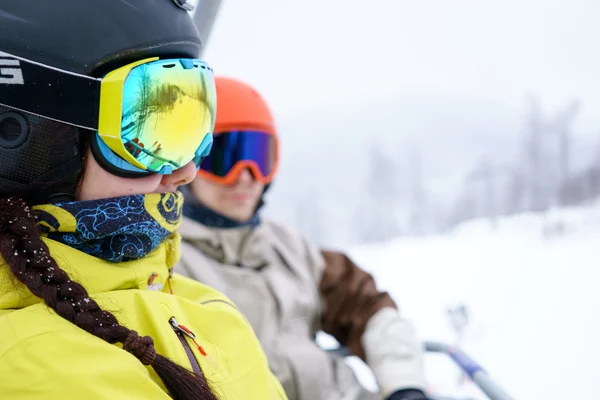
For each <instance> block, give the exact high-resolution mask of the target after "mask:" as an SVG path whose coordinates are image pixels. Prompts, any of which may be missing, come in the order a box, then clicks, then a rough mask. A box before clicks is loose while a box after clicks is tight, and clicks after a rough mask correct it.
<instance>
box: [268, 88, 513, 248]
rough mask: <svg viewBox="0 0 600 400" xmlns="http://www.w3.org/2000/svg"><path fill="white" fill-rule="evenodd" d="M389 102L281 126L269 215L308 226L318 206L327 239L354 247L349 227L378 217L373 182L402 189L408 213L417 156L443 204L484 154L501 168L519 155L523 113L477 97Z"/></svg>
mask: <svg viewBox="0 0 600 400" xmlns="http://www.w3.org/2000/svg"><path fill="white" fill-rule="evenodd" d="M389 97H390V98H385V97H384V98H381V99H375V100H374V101H366V100H365V99H364V98H357V99H348V100H347V101H346V102H345V103H343V104H332V105H331V106H330V107H328V108H327V109H325V108H323V107H320V108H317V109H314V110H304V111H303V112H302V113H301V114H300V113H299V114H296V115H288V116H286V117H285V118H283V119H281V120H279V121H278V125H279V129H280V132H281V146H282V154H281V158H282V159H281V169H280V174H279V176H278V177H277V180H276V181H275V183H274V185H273V188H272V192H271V193H269V196H268V208H267V213H268V214H269V215H271V216H274V217H275V218H278V219H280V220H283V221H285V222H287V223H292V224H296V223H298V222H301V221H302V220H306V218H302V217H300V218H299V217H298V214H311V211H310V210H311V207H312V208H315V210H314V211H315V212H314V213H313V214H324V215H321V216H319V215H315V218H317V219H321V218H322V219H323V225H324V226H323V234H324V236H326V237H329V238H331V237H335V238H337V239H339V242H346V241H348V240H354V239H353V238H352V234H351V232H350V231H348V229H349V226H346V225H345V224H346V223H347V222H351V221H352V219H353V217H354V216H355V214H356V213H357V211H358V210H361V212H362V213H365V214H368V213H369V212H370V210H369V208H370V207H371V206H369V205H367V204H365V203H369V200H368V199H365V198H364V197H365V196H364V192H365V187H366V185H367V181H370V182H373V179H383V180H386V181H388V182H381V183H380V184H381V185H384V186H385V185H388V184H391V185H395V186H397V187H398V191H399V192H401V196H400V199H399V200H398V202H397V203H398V204H397V206H398V208H402V209H404V210H390V213H394V212H400V213H402V212H403V211H404V212H406V207H407V205H406V204H407V203H408V201H409V196H410V193H409V192H410V185H411V183H410V180H411V164H414V161H412V159H413V158H414V157H415V156H414V155H415V154H418V155H419V156H420V159H421V165H422V166H421V169H422V174H423V179H424V181H425V185H426V189H427V190H428V191H430V192H431V193H432V194H433V195H432V196H433V197H434V198H435V199H437V198H439V199H440V200H439V201H441V202H445V201H447V200H449V199H451V198H453V196H454V194H455V193H456V192H457V191H459V190H460V187H461V184H462V180H463V177H464V175H465V174H466V173H467V172H468V171H469V170H470V169H471V168H472V167H473V166H474V165H475V164H476V162H477V161H478V159H479V158H480V157H481V156H483V155H485V154H492V155H493V156H494V157H495V159H497V160H498V161H499V162H505V161H508V160H510V159H512V158H514V157H516V153H517V146H516V143H517V142H518V138H519V135H520V132H521V127H522V125H523V117H522V115H521V114H520V113H519V112H518V111H515V110H511V109H508V108H505V107H503V106H500V105H497V104H495V103H493V102H488V101H485V100H480V99H471V98H451V97H443V96H438V97H430V96H416V95H414V96H411V97H400V96H398V97H396V98H394V97H391V96H389ZM374 149H376V150H378V151H379V152H380V153H381V154H382V155H383V156H384V157H386V158H388V159H389V162H388V167H387V168H385V171H381V173H380V172H379V171H371V170H370V169H372V164H373V153H374ZM411 154H413V155H411ZM389 181H391V183H390V182H389ZM403 200H404V201H405V202H406V203H404V202H403ZM312 202H318V205H311V204H308V203H312ZM317 209H318V210H317ZM319 210H320V211H319ZM299 220H300V221H299ZM312 222H314V221H312ZM300 228H301V229H302V228H304V227H302V226H301V227H300ZM308 230H310V229H308ZM337 239H334V240H333V242H336V241H338V240H337ZM330 240H331V239H330Z"/></svg>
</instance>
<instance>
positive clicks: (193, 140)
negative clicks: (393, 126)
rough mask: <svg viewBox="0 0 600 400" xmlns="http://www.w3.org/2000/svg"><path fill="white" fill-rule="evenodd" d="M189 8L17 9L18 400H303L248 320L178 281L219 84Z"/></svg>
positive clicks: (10, 299) (3, 368)
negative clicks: (189, 196) (183, 191)
mask: <svg viewBox="0 0 600 400" xmlns="http://www.w3.org/2000/svg"><path fill="white" fill-rule="evenodd" d="M182 4H183V5H185V4H186V2H185V1H177V0H144V1H143V2H142V1H131V0H129V1H127V0H111V1H98V0H78V1H76V2H73V1H72V0H53V1H51V2H48V1H45V0H43V1H42V0H31V1H4V2H0V255H1V258H0V376H1V377H2V378H0V398H1V399H3V400H7V399H19V400H29V399H59V398H60V399H85V400H94V399H119V400H123V399H157V400H158V399H169V398H174V399H257V400H259V399H260V400H264V399H285V394H284V393H283V391H282V389H281V386H280V385H279V383H278V382H277V381H276V380H275V379H274V377H273V375H272V374H271V373H270V371H269V367H268V364H267V360H266V357H265V355H264V353H263V351H262V349H261V348H260V345H259V343H258V341H257V339H256V337H255V335H254V333H253V331H252V329H251V328H250V326H249V324H248V323H247V321H246V320H245V318H244V317H243V316H242V315H241V314H240V312H239V311H238V310H237V308H236V307H235V306H234V305H233V304H232V303H231V302H230V301H229V300H228V299H227V298H226V297H225V296H223V295H221V294H220V293H218V292H216V291H215V290H212V289H211V288H209V287H207V286H204V285H202V284H199V283H196V282H193V281H191V280H189V279H187V278H183V277H181V276H178V275H177V274H173V266H174V265H175V264H176V262H177V260H178V258H179V255H180V254H179V252H180V249H179V246H180V237H179V236H178V234H177V233H176V229H177V227H178V226H179V224H180V220H181V206H182V196H181V195H180V193H179V192H177V188H178V186H179V185H181V184H186V183H188V182H190V180H191V179H193V177H194V176H195V174H196V170H197V166H198V165H199V163H200V161H201V160H202V157H204V156H205V155H206V154H207V153H208V151H209V150H210V147H211V144H212V129H213V126H214V117H215V103H216V102H215V88H214V78H213V72H212V69H211V68H210V67H209V66H208V65H207V64H206V63H204V62H203V61H201V60H198V59H196V55H197V54H199V52H200V50H201V45H202V43H201V41H200V38H199V37H198V33H197V30H196V28H195V27H194V25H193V23H192V21H191V18H190V17H189V14H188V13H187V12H186V10H185V9H183V8H184V6H183V5H182Z"/></svg>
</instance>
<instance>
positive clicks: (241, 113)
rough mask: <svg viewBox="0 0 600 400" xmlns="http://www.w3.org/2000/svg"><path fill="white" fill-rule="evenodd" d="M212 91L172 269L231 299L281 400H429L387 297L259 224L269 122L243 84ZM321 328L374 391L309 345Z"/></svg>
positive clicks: (345, 267)
mask: <svg viewBox="0 0 600 400" xmlns="http://www.w3.org/2000/svg"><path fill="white" fill-rule="evenodd" d="M215 82H216V91H217V118H216V125H215V131H214V142H213V148H212V150H211V152H210V154H209V155H208V156H207V157H206V158H205V159H204V160H203V161H202V163H201V166H200V170H199V171H198V175H197V177H196V179H195V180H194V181H193V182H192V183H191V184H190V185H188V186H187V187H186V191H185V194H186V206H185V209H184V213H185V215H186V218H185V219H184V221H183V223H182V225H181V227H180V229H179V232H180V234H181V235H182V238H183V244H182V252H183V254H182V258H181V261H180V264H179V265H178V266H177V268H176V270H177V271H178V272H179V273H181V274H183V275H186V276H188V277H190V278H192V279H195V280H198V281H200V282H202V283H205V284H207V285H209V286H211V287H214V288H216V289H217V290H220V291H222V292H223V293H225V294H226V295H227V296H229V297H230V298H231V299H232V300H233V301H234V303H235V304H236V305H237V306H238V307H239V308H240V310H241V311H242V313H243V314H245V316H246V317H247V318H248V320H249V321H250V324H251V325H252V327H253V328H254V330H255V332H256V334H257V336H258V338H259V341H260V342H261V344H262V346H263V348H264V349H265V353H266V354H267V357H268V360H269V365H270V367H271V369H272V370H273V372H274V373H275V375H276V377H277V378H278V379H279V380H280V382H281V383H282V386H283V387H284V390H285V391H286V394H287V395H288V397H289V399H290V400H309V399H310V400H319V399H336V400H340V399H343V400H358V399H366V400H371V399H389V400H423V399H426V397H425V394H424V392H425V378H424V372H423V353H422V346H421V344H420V342H419V341H418V340H417V339H416V336H415V334H414V331H413V329H412V326H411V325H410V323H409V322H408V321H406V320H405V319H404V318H402V317H401V315H400V314H399V312H398V310H397V307H396V304H395V303H394V301H393V300H392V299H391V297H390V296H389V295H388V294H387V293H382V292H380V291H378V290H377V288H376V285H375V282H374V280H373V278H372V277H371V276H370V275H369V274H367V273H366V272H364V271H363V270H361V269H360V268H359V267H358V266H357V265H356V264H354V263H353V262H352V260H350V259H349V258H348V257H347V256H345V255H344V254H341V253H337V252H333V251H320V250H318V249H317V248H315V247H314V246H312V245H311V244H310V243H308V242H307V241H306V240H305V239H304V238H303V237H301V236H300V235H299V234H297V233H296V232H295V231H293V230H291V229H288V228H286V227H283V226H281V225H279V224H277V223H274V222H272V221H267V220H264V219H262V218H260V215H259V211H260V209H261V207H262V205H263V196H264V193H265V192H266V191H267V190H268V188H269V185H270V184H271V183H272V182H273V179H274V177H275V176H276V173H277V169H278V167H279V137H278V132H277V129H276V127H275V121H274V118H273V115H272V113H271V111H270V109H269V107H268V105H267V104H266V102H265V100H264V99H263V98H262V96H261V95H260V94H259V93H258V92H257V91H256V90H255V89H253V88H252V87H251V86H249V85H247V84H246V83H244V82H241V81H239V80H236V79H230V78H223V77H216V79H215ZM320 330H322V331H325V332H327V333H329V334H331V335H333V336H334V337H335V338H336V339H337V340H338V341H339V342H340V343H341V344H342V345H343V346H345V347H346V348H347V349H348V350H349V351H350V352H351V353H352V354H354V355H356V356H358V357H360V358H361V359H362V360H364V361H366V363H367V365H368V366H369V367H370V368H371V370H372V371H373V373H374V375H375V377H376V379H377V382H378V384H379V387H380V391H379V393H371V392H369V391H367V390H366V389H364V388H363V387H362V386H361V385H360V383H359V381H358V379H357V378H356V376H355V375H354V373H353V370H352V369H351V368H350V367H349V366H348V365H347V364H346V363H345V360H344V358H343V357H341V356H340V355H336V354H335V353H332V352H327V351H324V350H323V349H321V348H320V347H319V346H318V345H317V343H316V341H315V337H316V333H317V332H318V331H320Z"/></svg>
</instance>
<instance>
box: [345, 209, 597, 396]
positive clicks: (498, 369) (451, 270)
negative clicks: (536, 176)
mask: <svg viewBox="0 0 600 400" xmlns="http://www.w3.org/2000/svg"><path fill="white" fill-rule="evenodd" d="M559 221H562V222H563V228H562V230H563V233H562V234H560V235H553V234H550V235H544V234H543V232H544V227H551V228H556V227H557V226H558V224H557V222H559ZM550 230H553V229H550ZM554 230H556V229H554ZM599 242H600V203H598V204H593V205H589V206H586V207H580V208H573V209H567V210H563V211H560V212H554V213H549V214H548V215H546V216H545V217H544V216H542V215H533V214H532V215H528V214H526V215H519V216H514V217H508V218H502V219H499V220H498V225H497V230H496V231H493V230H492V229H491V225H490V224H489V221H487V220H477V221H473V222H468V223H466V224H463V225H461V226H459V227H458V228H457V229H456V230H455V231H454V232H452V233H450V234H448V235H444V236H434V237H426V238H403V239H398V240H394V241H391V242H388V243H383V244H378V245H370V246H363V247H360V246H359V247H355V248H353V249H351V251H350V254H351V255H352V257H353V258H354V259H355V260H356V261H357V262H358V263H359V264H361V265H362V266H363V267H364V268H365V269H367V270H369V271H371V272H372V273H373V274H374V276H375V278H376V279H377V282H378V284H379V286H380V287H381V288H383V289H385V290H388V291H389V292H390V293H391V294H392V295H393V296H394V298H395V299H396V300H397V302H398V304H399V305H400V306H401V307H402V311H403V313H404V315H405V316H407V317H408V318H410V319H412V320H413V322H414V323H415V325H416V327H417V330H418V332H419V334H420V336H421V337H422V338H423V339H428V340H442V341H447V342H453V341H454V338H455V336H454V334H453V331H452V329H451V327H450V324H449V321H448V318H447V313H446V310H447V309H448V307H452V306H455V305H457V304H461V303H463V304H466V305H467V306H468V309H469V311H470V317H471V321H470V324H469V326H468V327H467V331H466V333H465V337H464V341H463V343H464V345H463V348H464V350H466V351H467V353H469V354H470V355H471V356H472V357H473V358H474V359H475V360H476V361H478V362H479V363H480V364H481V365H483V366H484V368H485V369H486V370H487V371H488V373H489V374H490V376H492V378H494V379H495V380H496V381H497V382H498V383H500V384H501V385H502V386H503V387H504V388H505V389H506V391H507V392H508V393H509V394H511V395H512V396H514V398H515V399H517V400H521V399H522V400H526V399H528V400H563V399H580V398H600V393H598V389H597V386H598V382H600V367H599V366H598V360H600V340H599V338H600V292H599V291H598V290H597V286H598V282H599V281H600V269H599V268H598V266H597V260H598V258H599V257H598V256H599V253H600V246H598V243H599ZM426 360H427V373H428V377H429V379H430V384H431V389H432V391H435V392H437V393H441V394H446V395H448V394H463V395H468V396H470V397H471V398H474V399H484V398H485V397H484V396H482V395H481V394H480V393H478V391H476V390H475V389H474V388H473V387H472V386H471V384H470V383H467V385H466V386H465V387H462V388H459V387H458V386H457V381H458V376H459V374H458V370H457V369H456V368H454V366H453V365H452V363H451V362H450V361H449V360H447V359H445V358H444V357H442V356H440V355H428V356H427V359H426ZM353 363H354V364H358V363H355V362H354V361H353ZM358 368H359V370H360V371H361V373H360V376H361V378H362V379H363V381H364V382H365V384H366V385H369V386H372V385H373V384H374V383H373V381H372V378H371V377H370V376H369V374H368V373H367V372H366V371H364V369H362V368H360V366H359V367H358Z"/></svg>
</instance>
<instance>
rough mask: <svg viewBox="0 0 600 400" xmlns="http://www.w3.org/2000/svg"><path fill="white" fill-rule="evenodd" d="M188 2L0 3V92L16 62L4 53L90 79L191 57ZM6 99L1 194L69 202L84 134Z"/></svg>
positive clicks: (1, 123)
mask: <svg viewBox="0 0 600 400" xmlns="http://www.w3.org/2000/svg"><path fill="white" fill-rule="evenodd" d="M188 8H189V7H188V4H187V1H186V0H76V1H74V0H51V1H48V0H26V1H12V0H11V1H0V92H1V91H2V87H3V82H4V84H6V82H7V79H6V77H7V74H8V76H11V75H10V73H9V71H10V69H9V67H10V68H12V70H13V71H14V68H15V59H13V58H9V57H8V56H7V55H6V54H2V53H3V52H4V53H8V54H12V55H14V56H17V57H22V58H25V59H28V60H31V61H35V62H38V63H41V64H45V65H48V66H51V67H55V68H60V69H63V70H66V71H71V72H75V73H79V74H84V75H89V76H94V77H102V76H103V75H105V74H106V73H107V72H110V71H111V70H113V69H116V68H118V67H120V66H123V65H126V64H128V63H130V62H133V61H137V60H140V59H144V58H148V57H161V58H175V57H187V58H197V57H198V56H199V55H200V53H201V50H202V42H201V40H200V37H199V35H198V31H197V29H196V27H195V26H194V23H193V21H192V18H191V17H190V15H189V14H188V13H187V12H186V9H188ZM16 68H18V65H17V66H16ZM3 70H4V73H3ZM3 77H4V78H5V79H4V81H3V79H2V78H3ZM23 78H24V79H23V81H24V83H23V84H25V85H28V84H31V85H35V82H34V81H33V82H30V81H28V80H27V77H26V76H24V77H23ZM31 101H32V102H35V101H36V98H35V97H34V96H32V98H31ZM6 105H7V106H8V107H3V106H2V105H0V196H7V195H12V194H20V195H21V196H23V197H24V198H25V199H26V200H27V201H29V202H30V203H32V204H42V203H48V202H55V201H65V200H74V199H75V191H76V184H77V181H78V179H79V177H80V174H81V171H82V167H83V150H84V146H83V144H84V143H85V142H86V137H87V136H89V132H87V131H85V130H83V129H80V128H76V127H74V126H71V125H68V124H64V123H61V122H56V121H51V120H48V119H45V118H42V117H39V116H36V115H33V114H29V113H26V112H21V111H19V110H15V109H11V108H10V104H6Z"/></svg>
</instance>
